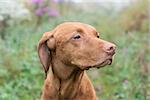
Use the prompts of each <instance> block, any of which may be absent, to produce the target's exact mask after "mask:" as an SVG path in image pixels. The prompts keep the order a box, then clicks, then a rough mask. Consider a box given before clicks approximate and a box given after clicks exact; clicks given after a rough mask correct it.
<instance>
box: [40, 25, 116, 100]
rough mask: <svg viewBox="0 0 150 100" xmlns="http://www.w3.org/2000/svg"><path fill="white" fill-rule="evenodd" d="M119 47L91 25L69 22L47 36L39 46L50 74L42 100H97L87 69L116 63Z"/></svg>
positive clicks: (47, 73)
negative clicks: (116, 51)
mask: <svg viewBox="0 0 150 100" xmlns="http://www.w3.org/2000/svg"><path fill="white" fill-rule="evenodd" d="M115 48H116V46H115V45H114V44H112V43H110V42H107V41H104V40H102V39H99V33H98V32H97V31H96V29H95V28H93V27H92V26H90V25H87V24H83V23H79V22H66V23H63V24H60V25H59V26H57V27H56V28H55V29H54V30H52V31H50V32H46V33H44V35H43V37H42V38H41V40H40V42H39V46H38V54H39V58H40V61H41V63H42V65H43V68H44V70H45V73H46V79H45V84H44V90H43V95H42V100H97V96H96V93H95V90H94V87H93V85H92V83H91V81H90V80H89V78H88V76H87V74H86V72H85V70H88V69H89V68H100V67H103V66H105V65H110V64H111V63H112V57H113V55H114V54H115Z"/></svg>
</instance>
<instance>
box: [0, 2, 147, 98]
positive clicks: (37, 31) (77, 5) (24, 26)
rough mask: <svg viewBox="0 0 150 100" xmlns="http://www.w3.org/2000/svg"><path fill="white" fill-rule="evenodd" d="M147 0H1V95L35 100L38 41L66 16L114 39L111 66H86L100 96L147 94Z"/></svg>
mask: <svg viewBox="0 0 150 100" xmlns="http://www.w3.org/2000/svg"><path fill="white" fill-rule="evenodd" d="M149 4H150V1H149V0H0V100H40V96H41V91H42V87H43V84H44V75H45V74H44V71H43V68H42V65H41V64H40V61H39V58H38V54H37V45H38V41H39V40H40V38H41V36H42V35H43V33H44V32H46V31H50V30H52V29H53V28H54V27H56V26H57V25H59V24H60V23H62V22H66V21H79V22H83V23H87V24H90V25H92V26H94V27H95V28H96V29H97V30H98V32H100V38H102V39H105V40H107V41H110V42H114V43H115V44H116V45H117V53H116V55H115V59H114V62H113V64H112V65H111V66H106V67H104V68H101V69H99V70H97V69H91V70H89V71H88V75H89V76H90V78H91V80H92V83H93V84H94V87H95V90H96V92H97V96H98V97H99V100H150V30H149V29H150V5H149Z"/></svg>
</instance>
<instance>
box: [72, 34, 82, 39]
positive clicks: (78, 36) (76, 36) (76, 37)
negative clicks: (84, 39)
mask: <svg viewBox="0 0 150 100" xmlns="http://www.w3.org/2000/svg"><path fill="white" fill-rule="evenodd" d="M80 38H81V36H80V34H76V35H75V36H74V37H73V39H74V40H77V39H80Z"/></svg>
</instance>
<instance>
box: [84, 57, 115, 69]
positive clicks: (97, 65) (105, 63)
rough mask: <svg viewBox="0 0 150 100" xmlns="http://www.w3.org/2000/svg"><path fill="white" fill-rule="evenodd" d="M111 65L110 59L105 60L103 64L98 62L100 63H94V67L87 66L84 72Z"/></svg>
mask: <svg viewBox="0 0 150 100" xmlns="http://www.w3.org/2000/svg"><path fill="white" fill-rule="evenodd" d="M111 64H112V58H110V59H106V60H105V61H103V62H100V63H96V64H95V65H92V66H87V67H86V68H85V70H89V69H90V68H98V69H99V68H101V67H104V66H106V65H111Z"/></svg>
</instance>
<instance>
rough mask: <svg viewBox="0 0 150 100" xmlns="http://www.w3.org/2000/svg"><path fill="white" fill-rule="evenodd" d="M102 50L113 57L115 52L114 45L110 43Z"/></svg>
mask: <svg viewBox="0 0 150 100" xmlns="http://www.w3.org/2000/svg"><path fill="white" fill-rule="evenodd" d="M104 49H105V51H106V52H107V53H108V54H110V55H114V54H115V50H116V45H114V44H112V43H109V42H108V43H106V44H105V45H104Z"/></svg>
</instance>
